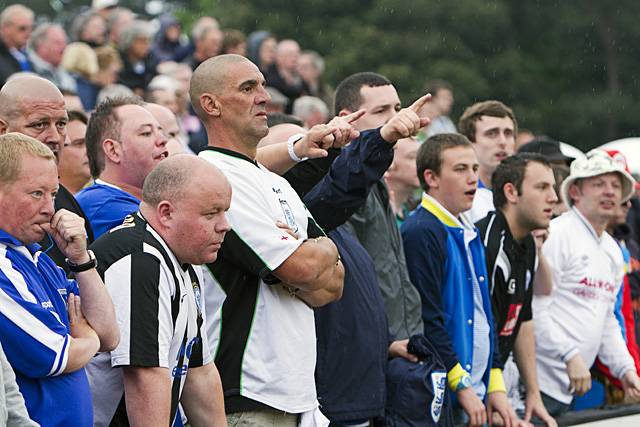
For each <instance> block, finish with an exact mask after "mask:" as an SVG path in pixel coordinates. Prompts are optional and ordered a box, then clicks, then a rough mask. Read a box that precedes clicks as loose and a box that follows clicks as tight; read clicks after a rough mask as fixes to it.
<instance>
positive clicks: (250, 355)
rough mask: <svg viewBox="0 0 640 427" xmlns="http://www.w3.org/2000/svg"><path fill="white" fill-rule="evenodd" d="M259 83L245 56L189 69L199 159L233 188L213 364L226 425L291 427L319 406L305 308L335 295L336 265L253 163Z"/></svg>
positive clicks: (263, 123)
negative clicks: (201, 144) (200, 129)
mask: <svg viewBox="0 0 640 427" xmlns="http://www.w3.org/2000/svg"><path fill="white" fill-rule="evenodd" d="M264 84H265V80H264V77H263V76H262V73H260V71H259V70H258V68H257V67H256V66H255V65H254V64H253V63H251V62H250V61H249V60H247V59H246V58H244V57H241V56H238V55H221V56H217V57H214V58H210V59H209V60H207V61H205V62H204V63H203V64H201V65H200V66H199V67H198V68H197V69H196V70H195V72H194V74H193V77H192V80H191V89H190V93H191V102H192V104H193V106H194V108H195V110H196V113H197V114H198V115H199V117H200V118H201V120H202V121H203V122H204V124H205V126H206V128H207V133H208V135H209V147H208V148H207V149H206V150H205V151H203V152H202V153H201V154H200V156H201V157H202V158H204V159H206V160H207V161H210V162H212V163H214V164H215V165H217V166H218V167H220V169H222V171H223V173H224V174H225V175H226V177H227V179H228V180H229V181H230V183H231V187H232V188H233V196H232V202H231V209H230V210H229V212H228V218H229V222H230V224H231V231H230V232H229V233H228V236H227V239H225V242H224V243H223V245H222V249H221V253H220V257H219V259H218V260H217V261H216V262H215V263H214V264H213V265H212V266H211V270H212V272H213V275H214V276H215V278H216V279H217V280H218V282H219V284H220V286H221V287H222V288H223V289H224V290H225V292H226V300H225V302H224V305H223V307H222V311H221V315H222V318H221V330H220V339H219V342H218V345H217V347H218V348H217V352H216V355H217V356H216V364H217V365H218V366H219V367H220V372H221V374H222V384H223V388H224V390H225V407H226V410H227V413H229V414H230V415H229V418H228V419H229V420H230V424H234V423H236V422H238V421H239V420H240V419H241V420H242V422H248V423H250V425H256V426H266V425H272V423H276V424H277V425H283V426H295V425H297V424H298V418H299V416H300V415H302V416H303V418H304V417H307V416H313V414H314V413H316V414H317V412H316V411H317V409H318V401H317V398H316V388H315V380H314V369H315V361H316V336H315V323H314V315H313V310H312V309H311V308H310V307H312V306H322V305H324V304H327V303H328V302H330V301H333V300H335V299H337V298H339V297H340V295H341V293H342V285H343V277H344V268H343V266H342V263H341V261H340V257H339V255H338V251H337V249H336V246H335V245H334V244H333V242H332V241H331V240H330V239H328V238H326V237H325V236H324V233H323V232H322V230H321V229H320V228H319V227H318V226H317V225H316V223H315V221H314V220H313V218H312V217H311V215H310V214H309V212H308V211H307V210H306V208H305V206H304V204H303V203H302V201H301V200H300V198H299V197H298V195H297V194H296V193H295V191H294V190H293V189H292V188H291V186H290V185H289V184H288V183H287V182H286V181H285V180H284V179H283V178H281V177H279V176H277V175H275V174H273V173H271V172H269V171H268V170H266V169H265V168H264V167H263V166H262V165H260V163H257V162H255V157H256V146H257V144H258V142H259V141H260V139H261V138H262V137H264V136H265V135H266V134H267V133H268V128H267V115H266V111H265V105H266V102H267V100H268V99H269V95H268V93H267V92H266V91H265V89H264ZM330 133H331V128H329V127H327V130H326V133H325V135H326V136H327V137H328V136H329V134H330ZM293 149H294V147H293V145H291V150H290V151H289V153H291V152H292V151H293ZM292 157H293V156H292ZM277 222H280V223H282V224H281V226H280V227H279V226H278V225H277V224H276V223H277ZM258 325H259V326H258Z"/></svg>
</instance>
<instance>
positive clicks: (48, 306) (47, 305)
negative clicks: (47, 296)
mask: <svg viewBox="0 0 640 427" xmlns="http://www.w3.org/2000/svg"><path fill="white" fill-rule="evenodd" d="M40 305H41V306H42V308H46V309H51V310H53V303H52V302H51V301H42V302H41V303H40Z"/></svg>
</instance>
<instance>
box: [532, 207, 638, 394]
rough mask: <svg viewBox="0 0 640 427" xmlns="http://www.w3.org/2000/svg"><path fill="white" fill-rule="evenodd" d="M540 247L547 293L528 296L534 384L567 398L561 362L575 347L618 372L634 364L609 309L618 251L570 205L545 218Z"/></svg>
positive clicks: (619, 264) (619, 272)
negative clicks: (549, 281)
mask: <svg viewBox="0 0 640 427" xmlns="http://www.w3.org/2000/svg"><path fill="white" fill-rule="evenodd" d="M549 231H550V233H549V238H548V239H547V241H546V242H545V244H544V246H543V247H542V252H543V254H544V256H545V258H546V259H547V261H548V262H549V264H550V266H551V270H552V274H553V291H552V294H551V295H549V296H534V298H533V319H534V321H535V332H536V358H537V364H538V382H539V384H540V390H541V391H542V392H543V393H545V394H547V395H549V396H551V397H552V398H554V399H556V400H558V401H560V402H563V403H566V404H569V403H571V400H572V398H573V396H572V395H571V394H570V393H569V392H568V389H569V377H568V375H567V372H566V362H567V361H569V360H570V359H571V358H572V357H573V356H574V355H576V354H577V353H580V355H581V356H582V358H583V359H584V361H585V363H586V365H587V367H590V366H591V365H592V364H593V362H594V361H595V358H596V356H598V357H600V360H602V362H603V363H604V364H605V365H607V366H608V367H609V368H610V369H611V372H612V373H613V374H614V375H615V376H617V377H621V376H622V375H624V373H625V372H626V371H627V370H630V369H634V364H633V360H632V358H631V356H630V355H629V352H628V350H627V347H626V344H625V342H624V340H623V338H622V334H621V332H620V325H619V323H618V321H617V320H616V318H615V316H614V313H613V309H614V305H615V301H616V295H617V294H618V290H619V288H620V285H621V283H622V277H623V268H624V267H623V259H622V252H621V251H620V248H619V247H618V245H617V243H616V242H615V241H614V240H613V238H612V237H611V236H610V235H609V234H607V233H606V232H604V233H603V234H602V235H601V236H600V237H598V236H597V234H596V232H595V231H594V229H593V227H592V226H591V224H590V223H589V222H588V221H587V219H586V218H585V217H584V216H583V215H582V214H581V213H580V212H579V211H578V209H577V208H575V207H574V208H572V209H571V210H569V211H568V212H565V213H564V214H563V215H561V216H560V217H558V218H556V219H554V220H553V221H551V226H550V230H549Z"/></svg>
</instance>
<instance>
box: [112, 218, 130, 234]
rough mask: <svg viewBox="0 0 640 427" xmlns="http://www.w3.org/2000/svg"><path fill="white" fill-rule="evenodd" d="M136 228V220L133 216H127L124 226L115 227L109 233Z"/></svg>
mask: <svg viewBox="0 0 640 427" xmlns="http://www.w3.org/2000/svg"><path fill="white" fill-rule="evenodd" d="M135 226H136V224H135V219H134V218H133V215H127V216H126V217H124V220H123V221H122V224H120V225H118V226H115V227H113V228H112V229H111V230H109V233H112V232H114V231H116V230H120V229H122V228H131V227H135Z"/></svg>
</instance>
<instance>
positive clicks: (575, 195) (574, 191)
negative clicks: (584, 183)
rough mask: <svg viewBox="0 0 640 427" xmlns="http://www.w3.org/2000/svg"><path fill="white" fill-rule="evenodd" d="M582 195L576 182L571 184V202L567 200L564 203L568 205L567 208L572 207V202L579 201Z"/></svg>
mask: <svg viewBox="0 0 640 427" xmlns="http://www.w3.org/2000/svg"><path fill="white" fill-rule="evenodd" d="M581 195H582V190H581V189H580V187H579V186H578V185H577V184H576V183H575V182H574V183H573V184H571V185H570V186H569V199H571V200H565V201H564V202H565V203H566V204H567V206H570V204H569V202H572V201H573V200H576V199H579V198H580V196H581ZM572 203H575V202H572Z"/></svg>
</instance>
